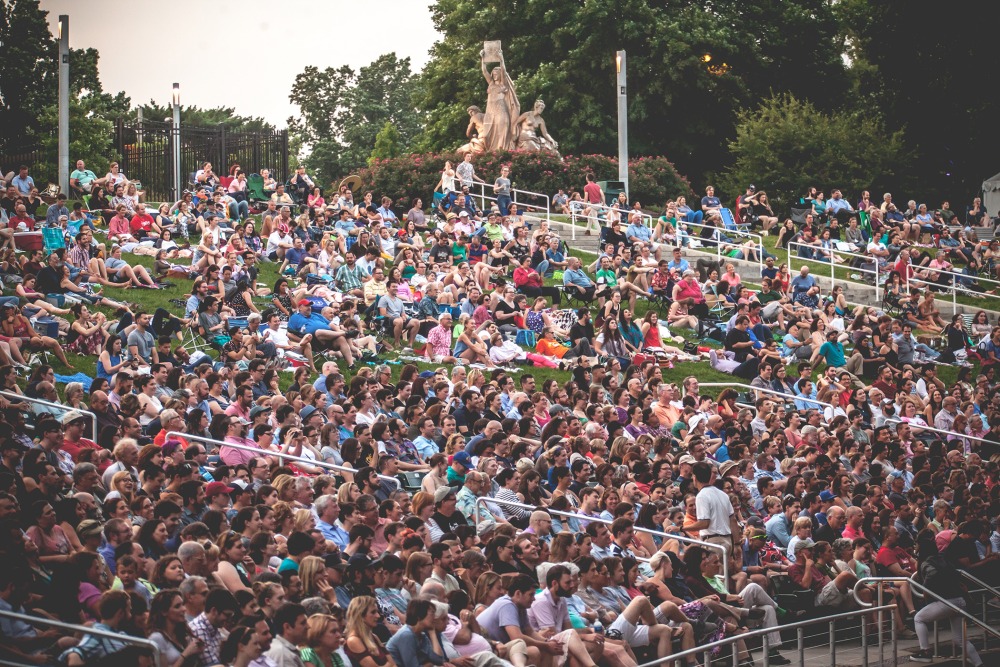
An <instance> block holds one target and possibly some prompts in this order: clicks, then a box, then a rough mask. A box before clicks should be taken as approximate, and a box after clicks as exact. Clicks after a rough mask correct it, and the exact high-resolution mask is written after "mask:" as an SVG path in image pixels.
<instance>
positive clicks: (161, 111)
mask: <svg viewBox="0 0 1000 667" xmlns="http://www.w3.org/2000/svg"><path fill="white" fill-rule="evenodd" d="M140 107H141V108H142V117H143V120H152V121H161V122H162V121H164V120H167V119H172V118H173V115H174V110H173V108H172V107H169V106H166V105H162V106H161V105H159V104H157V103H156V102H155V101H153V100H150V101H149V103H148V104H142V105H140ZM133 114H134V112H133ZM181 122H182V123H183V124H184V125H185V126H186V127H218V126H219V125H225V126H226V130H227V131H230V132H272V131H274V129H275V127H274V126H273V125H271V124H270V123H268V122H267V121H266V120H264V119H263V118H259V117H257V116H241V115H239V114H237V113H236V109H234V108H232V107H215V108H213V109H202V108H201V107H197V106H193V107H186V106H184V105H181Z"/></svg>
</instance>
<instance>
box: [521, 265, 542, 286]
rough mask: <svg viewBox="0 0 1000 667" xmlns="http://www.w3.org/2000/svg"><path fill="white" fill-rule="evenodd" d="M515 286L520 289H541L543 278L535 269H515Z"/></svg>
mask: <svg viewBox="0 0 1000 667" xmlns="http://www.w3.org/2000/svg"><path fill="white" fill-rule="evenodd" d="M514 284H515V285H517V286H518V287H525V286H527V287H541V286H542V277H541V276H540V275H538V271H535V270H534V269H522V268H521V267H520V266H519V267H517V268H516V269H514Z"/></svg>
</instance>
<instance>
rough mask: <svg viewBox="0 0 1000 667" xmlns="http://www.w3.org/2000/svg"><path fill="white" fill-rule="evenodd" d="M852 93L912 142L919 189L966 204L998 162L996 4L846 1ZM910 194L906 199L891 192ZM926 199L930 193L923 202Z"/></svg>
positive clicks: (999, 15) (999, 11)
mask: <svg viewBox="0 0 1000 667" xmlns="http://www.w3.org/2000/svg"><path fill="white" fill-rule="evenodd" d="M839 4H840V5H841V7H840V11H842V12H843V15H844V19H843V25H844V26H845V28H848V29H850V40H849V45H850V46H851V51H850V55H851V58H852V59H853V61H854V63H855V65H854V67H853V68H852V69H853V70H854V71H855V74H856V94H857V96H858V98H859V101H860V103H861V104H862V105H863V106H866V107H877V108H878V109H879V111H880V112H881V113H882V115H883V116H884V117H885V119H886V124H887V125H888V126H889V127H905V128H906V136H907V138H908V139H909V140H910V141H911V142H912V143H913V144H914V145H915V146H916V147H917V156H916V159H915V160H914V161H913V162H911V163H910V164H908V165H907V170H908V171H910V172H911V173H912V174H913V175H914V176H915V177H916V178H917V179H918V182H917V185H918V187H919V189H918V190H917V192H919V193H920V194H921V196H927V197H934V198H933V199H931V200H930V202H935V203H933V204H932V205H933V206H937V205H938V203H940V200H941V199H950V200H951V201H952V203H953V204H954V203H955V201H956V200H957V201H963V202H968V201H970V198H971V197H972V196H974V193H976V192H978V191H979V190H980V185H981V183H982V182H983V180H985V179H986V178H989V177H990V176H992V175H993V174H994V173H996V172H997V171H1000V162H998V161H997V157H996V156H997V154H998V152H1000V133H998V132H997V131H996V119H997V118H998V117H1000V96H998V95H997V89H998V87H1000V71H998V70H997V68H996V67H993V66H992V65H991V64H990V62H991V59H990V58H989V57H988V55H987V54H988V53H989V51H990V46H989V45H990V44H992V43H993V42H994V41H995V35H994V33H995V31H996V26H997V25H998V24H1000V3H996V2H957V3H949V4H948V5H947V7H944V6H942V5H941V4H940V3H936V2H930V1H929V0H918V1H917V2H907V3H898V2H894V1H893V0H844V2H842V3H839ZM897 198H900V199H904V200H905V199H906V198H907V197H905V196H904V197H897ZM924 201H927V200H924Z"/></svg>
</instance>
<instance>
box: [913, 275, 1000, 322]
mask: <svg viewBox="0 0 1000 667" xmlns="http://www.w3.org/2000/svg"><path fill="white" fill-rule="evenodd" d="M918 270H919V271H933V272H934V273H940V274H942V275H946V276H952V280H951V284H950V285H941V284H940V283H932V282H928V280H927V279H925V278H921V277H919V276H917V275H916V272H917V271H918ZM913 273H914V275H913V277H912V278H910V280H909V281H908V282H918V283H922V284H924V285H937V286H938V287H950V288H951V314H952V315H954V314H955V313H956V312H958V282H957V281H956V280H955V279H956V278H964V279H966V280H975V281H976V282H980V281H982V282H987V283H992V284H994V285H1000V280H996V279H994V278H985V277H983V276H978V275H975V276H968V275H966V274H964V273H959V272H958V271H949V270H947V269H932V268H931V267H929V266H921V267H916V266H915V267H914V268H913ZM983 296H988V295H985V294H984V295H983ZM992 298H996V297H995V296H994V297H992Z"/></svg>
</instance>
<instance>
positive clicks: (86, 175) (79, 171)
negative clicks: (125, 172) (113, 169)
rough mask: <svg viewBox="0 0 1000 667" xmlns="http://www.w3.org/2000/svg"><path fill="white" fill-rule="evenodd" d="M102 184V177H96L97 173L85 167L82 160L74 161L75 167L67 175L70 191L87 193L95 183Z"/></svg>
mask: <svg viewBox="0 0 1000 667" xmlns="http://www.w3.org/2000/svg"><path fill="white" fill-rule="evenodd" d="M103 184H104V179H103V178H97V174H95V173H94V172H92V171H91V170H90V169H87V165H86V163H85V162H84V161H83V160H77V161H76V169H74V170H73V173H71V174H70V175H69V187H70V189H71V190H72V191H75V192H78V193H80V194H81V195H82V194H83V193H85V192H86V193H89V192H90V191H91V190H92V189H93V188H94V186H95V185H103Z"/></svg>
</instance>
